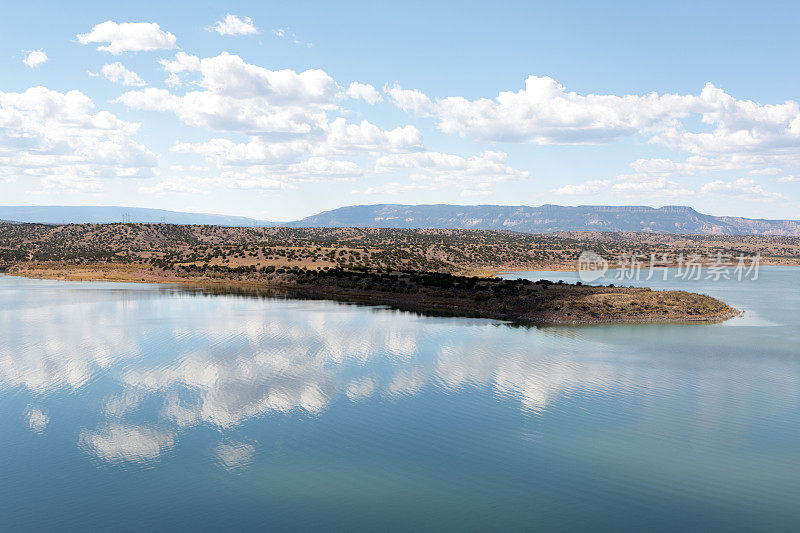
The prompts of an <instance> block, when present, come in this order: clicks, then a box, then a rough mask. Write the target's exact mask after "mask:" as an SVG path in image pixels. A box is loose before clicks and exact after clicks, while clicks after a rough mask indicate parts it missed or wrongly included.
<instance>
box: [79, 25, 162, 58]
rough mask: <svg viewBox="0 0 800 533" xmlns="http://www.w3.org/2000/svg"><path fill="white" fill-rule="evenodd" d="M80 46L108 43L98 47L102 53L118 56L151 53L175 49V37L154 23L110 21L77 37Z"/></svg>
mask: <svg viewBox="0 0 800 533" xmlns="http://www.w3.org/2000/svg"><path fill="white" fill-rule="evenodd" d="M77 39H78V42H79V43H81V44H90V43H108V44H107V45H104V46H98V47H97V49H98V50H100V51H102V52H108V53H110V54H114V55H119V54H121V53H123V52H151V51H153V50H172V49H174V48H176V44H175V42H176V39H175V36H174V35H173V34H171V33H169V32H166V31H163V30H162V29H161V27H160V26H159V25H158V24H156V23H155V22H122V23H119V24H118V23H116V22H113V21H111V20H107V21H106V22H102V23H100V24H97V25H96V26H94V27H93V28H92V31H90V32H89V33H81V34H78V36H77Z"/></svg>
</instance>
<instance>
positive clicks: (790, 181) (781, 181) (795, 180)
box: [778, 176, 800, 183]
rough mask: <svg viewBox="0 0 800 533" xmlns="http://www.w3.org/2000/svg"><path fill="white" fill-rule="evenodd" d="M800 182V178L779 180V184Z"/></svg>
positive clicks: (787, 177) (790, 177)
mask: <svg viewBox="0 0 800 533" xmlns="http://www.w3.org/2000/svg"><path fill="white" fill-rule="evenodd" d="M798 182H800V176H783V177H782V178H778V183H798Z"/></svg>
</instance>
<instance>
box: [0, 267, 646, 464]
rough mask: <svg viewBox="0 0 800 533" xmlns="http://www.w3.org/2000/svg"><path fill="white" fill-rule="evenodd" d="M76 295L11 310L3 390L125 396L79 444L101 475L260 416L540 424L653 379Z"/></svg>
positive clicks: (473, 337) (172, 304)
mask: <svg viewBox="0 0 800 533" xmlns="http://www.w3.org/2000/svg"><path fill="white" fill-rule="evenodd" d="M0 282H4V283H5V282H6V281H5V280H0ZM70 288H71V286H69V284H53V285H51V286H49V288H48V290H47V291H43V292H41V293H40V294H39V296H38V298H40V299H42V301H41V302H40V304H41V305H28V304H26V305H28V307H25V308H24V309H21V310H20V309H16V310H15V309H14V306H13V305H9V306H0V328H3V330H6V331H15V332H16V335H15V336H14V338H13V339H11V340H10V341H9V342H4V343H3V345H2V346H0V391H2V390H7V389H9V388H12V387H16V388H20V387H21V388H26V389H28V390H30V391H31V392H32V393H34V394H36V395H43V394H48V393H51V392H54V391H57V390H70V391H76V390H80V391H81V392H82V393H83V394H84V395H85V396H86V397H87V400H88V401H89V402H90V403H91V402H92V398H91V397H90V394H91V393H89V392H86V389H88V386H87V385H88V384H91V383H94V382H96V381H100V380H102V382H103V383H104V387H103V390H106V391H107V390H109V388H110V389H111V390H112V391H113V392H111V393H108V394H107V395H106V396H105V397H104V398H102V399H101V400H102V401H101V402H100V405H101V406H102V407H101V409H102V411H101V414H102V415H103V417H102V419H101V422H100V423H99V425H98V427H97V428H96V429H90V428H84V429H83V430H82V431H81V432H80V438H79V443H80V445H81V447H82V448H83V449H85V450H86V451H87V452H88V453H90V454H92V455H93V456H95V457H97V458H98V459H100V460H102V461H104V462H121V461H124V462H136V463H146V462H149V461H153V460H156V459H158V458H159V457H160V456H161V455H162V454H163V453H164V452H166V451H167V450H169V449H171V448H173V447H174V446H175V445H176V444H177V442H178V439H179V436H180V434H182V433H184V432H187V431H190V430H191V428H192V427H195V426H208V427H213V428H215V429H217V430H219V431H220V433H221V434H222V436H223V438H226V437H227V435H228V434H229V433H230V432H232V430H233V428H237V427H239V426H243V425H244V424H246V423H249V422H251V421H253V420H257V419H260V418H264V417H269V416H288V415H292V414H302V415H312V416H318V415H321V414H322V413H324V412H325V410H326V409H329V408H330V406H331V405H332V404H333V403H334V402H337V401H338V400H344V401H345V404H350V403H351V402H360V401H366V400H367V399H369V400H370V401H388V402H395V401H403V399H405V398H411V397H414V396H415V395H418V394H420V393H421V391H423V390H426V389H429V388H436V389H438V390H440V391H447V392H451V391H464V390H488V391H489V392H491V393H492V394H494V395H495V396H496V397H497V398H499V399H506V400H510V401H512V402H516V404H517V405H518V406H519V408H520V409H521V410H522V411H523V412H525V413H529V414H533V415H536V414H541V413H544V412H546V411H547V410H548V409H550V408H552V406H553V405H554V404H555V403H556V402H557V401H558V400H559V399H560V398H563V397H566V396H569V395H572V394H575V393H577V392H580V391H589V392H591V393H592V394H613V393H618V392H625V391H634V390H641V388H642V387H648V386H650V385H651V384H652V383H651V382H652V381H653V380H654V376H653V374H650V373H648V372H649V371H648V369H646V368H639V369H637V367H636V366H635V365H620V364H618V361H617V360H615V359H614V354H615V350H618V347H617V346H615V345H613V344H612V343H605V342H599V341H598V339H597V338H593V339H590V340H587V339H583V338H581V337H580V335H577V336H576V335H574V334H572V335H566V334H561V333H555V334H548V333H542V332H541V331H537V330H526V329H513V328H508V327H506V326H502V325H497V324H494V323H491V322H488V321H475V320H459V319H433V318H423V317H418V316H416V315H413V314H409V313H402V312H398V311H391V310H375V309H371V308H365V307H357V306H349V305H343V304H337V303H332V302H322V301H291V300H289V301H282V300H264V299H255V298H243V297H235V296H214V297H211V296H208V295H201V294H187V293H181V292H176V291H163V290H156V289H152V290H150V291H149V292H148V291H145V290H143V289H136V296H137V297H136V298H126V299H122V300H120V297H119V294H118V293H119V292H124V291H117V294H107V293H99V292H97V291H95V293H91V294H89V295H87V294H84V293H80V295H81V297H80V298H76V297H75V293H76V291H75V290H69V289H70ZM86 290H90V289H86ZM78 292H79V291H78ZM4 294H5V293H3V292H1V291H0V303H4V302H3V301H2V298H3V297H4ZM45 304H46V305H45ZM559 331H560V330H559ZM134 420H135V422H134ZM27 421H28V425H29V427H30V428H31V429H33V430H34V431H40V432H41V431H43V430H44V429H45V427H46V426H47V423H48V421H49V418H48V417H47V414H45V412H44V411H42V410H40V409H30V410H29V412H28V414H27ZM93 424H97V423H96V422H94V423H93ZM237 431H245V432H246V428H244V429H241V430H237ZM255 453H256V449H255V446H254V445H253V444H246V443H241V442H232V441H230V442H229V441H226V440H223V443H222V444H219V445H218V446H217V448H216V450H215V456H216V458H217V461H218V463H219V464H220V465H221V467H223V468H225V469H233V468H238V467H240V466H244V465H246V464H248V463H249V462H250V461H251V460H252V458H253V457H254V456H255Z"/></svg>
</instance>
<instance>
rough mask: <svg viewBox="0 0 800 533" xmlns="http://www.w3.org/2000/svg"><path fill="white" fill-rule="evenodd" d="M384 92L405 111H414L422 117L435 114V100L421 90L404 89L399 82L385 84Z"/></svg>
mask: <svg viewBox="0 0 800 533" xmlns="http://www.w3.org/2000/svg"><path fill="white" fill-rule="evenodd" d="M383 92H385V93H386V94H388V95H389V97H390V98H391V99H392V102H394V104H395V105H396V106H397V107H399V108H400V109H402V110H403V111H406V112H412V113H414V114H415V115H417V116H420V117H428V116H431V115H432V114H433V111H434V105H433V102H431V99H430V98H428V97H427V96H426V95H425V94H423V93H422V92H421V91H418V90H416V89H403V88H401V87H400V86H399V85H398V84H394V85H393V86H392V87H389V86H388V85H387V86H385V87H384V88H383Z"/></svg>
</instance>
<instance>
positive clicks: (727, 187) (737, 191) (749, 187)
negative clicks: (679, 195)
mask: <svg viewBox="0 0 800 533" xmlns="http://www.w3.org/2000/svg"><path fill="white" fill-rule="evenodd" d="M700 194H701V195H703V196H732V197H735V198H741V199H743V200H766V201H773V200H780V199H782V198H783V195H781V194H779V193H774V192H767V191H765V190H764V188H763V187H762V186H761V185H758V184H757V183H756V182H755V181H753V180H750V179H746V178H739V179H736V180H733V181H723V180H715V181H712V182H709V183H706V184H705V185H703V187H702V188H701V189H700Z"/></svg>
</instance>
